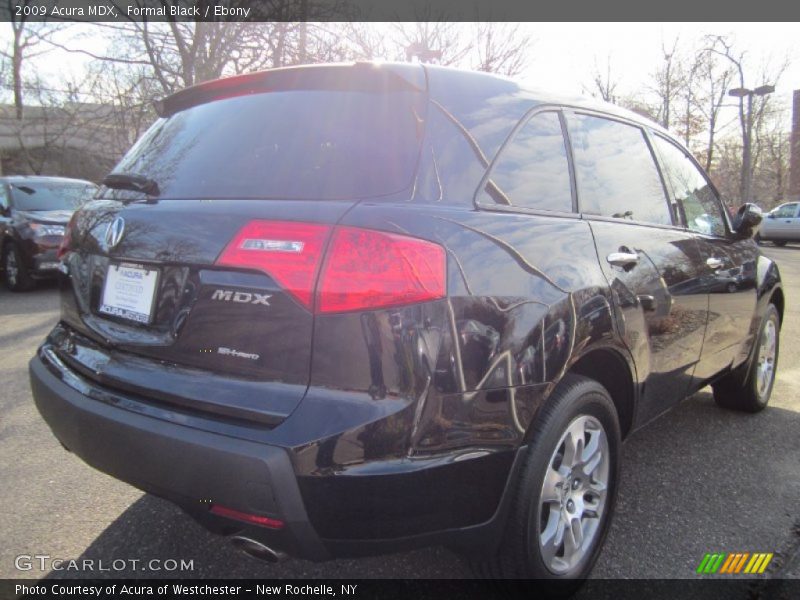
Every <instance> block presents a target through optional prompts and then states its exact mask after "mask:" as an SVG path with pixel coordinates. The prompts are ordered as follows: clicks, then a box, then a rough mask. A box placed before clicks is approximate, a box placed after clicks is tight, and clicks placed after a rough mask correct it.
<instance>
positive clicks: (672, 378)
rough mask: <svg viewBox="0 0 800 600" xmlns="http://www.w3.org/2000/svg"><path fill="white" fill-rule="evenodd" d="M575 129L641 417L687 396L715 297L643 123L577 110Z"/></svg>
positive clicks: (584, 190)
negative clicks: (637, 385)
mask: <svg viewBox="0 0 800 600" xmlns="http://www.w3.org/2000/svg"><path fill="white" fill-rule="evenodd" d="M569 133H570V138H571V142H572V148H573V155H574V162H575V171H576V176H577V183H578V199H579V207H580V210H581V213H582V215H583V217H584V218H585V219H587V220H589V222H590V224H591V228H592V231H593V233H594V237H595V244H596V247H597V253H598V256H599V259H600V263H601V266H602V268H603V270H604V272H605V274H606V277H607V279H608V281H609V284H610V286H611V288H612V290H613V292H614V297H615V300H616V307H617V310H618V315H617V325H618V328H619V330H620V333H621V335H622V336H623V338H624V339H625V341H626V343H627V344H628V346H629V348H630V349H631V351H632V352H633V354H634V358H635V360H636V365H637V370H638V375H639V379H640V381H643V382H644V383H645V385H644V391H643V395H642V399H641V402H640V404H639V408H638V414H637V422H639V423H643V422H646V421H647V420H649V419H651V418H652V417H655V416H656V415H658V414H660V413H661V412H663V411H664V410H666V409H667V408H668V407H669V406H670V405H672V404H673V403H675V402H677V401H679V400H680V399H682V398H683V397H684V395H685V394H686V392H687V390H688V389H689V385H690V383H691V376H692V371H693V370H694V367H695V364H696V363H697V361H698V359H699V357H700V350H701V347H702V342H703V334H704V331H705V324H706V318H707V310H708V304H707V302H708V300H707V295H706V294H705V291H704V290H703V288H702V285H701V281H700V276H701V273H700V272H699V270H698V260H699V256H698V248H697V244H696V242H695V240H694V239H693V237H692V235H691V234H690V233H689V232H687V231H685V230H683V229H682V228H680V227H676V226H675V217H674V215H673V211H672V209H671V207H670V205H669V203H668V201H667V196H666V193H665V189H664V185H663V182H662V179H661V176H660V173H659V170H658V168H657V165H656V162H655V161H654V158H653V154H652V152H651V148H650V144H649V142H648V138H647V135H646V133H645V131H644V130H643V129H641V128H640V127H638V126H636V125H633V124H630V123H626V122H621V121H617V120H612V119H609V118H606V117H604V116H600V115H595V114H582V113H578V112H576V113H573V114H571V115H570V116H569Z"/></svg>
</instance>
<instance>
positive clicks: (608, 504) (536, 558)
mask: <svg viewBox="0 0 800 600" xmlns="http://www.w3.org/2000/svg"><path fill="white" fill-rule="evenodd" d="M530 433H531V435H530V440H531V441H530V444H529V446H528V447H527V450H526V454H525V457H524V461H525V462H524V463H523V466H522V469H521V471H520V474H519V476H518V480H517V481H516V482H514V484H513V485H514V488H513V492H512V493H513V494H514V496H513V499H512V507H511V512H510V514H509V517H508V522H507V524H506V530H505V533H504V536H503V540H502V543H501V545H500V549H499V551H498V553H497V554H496V555H495V556H492V557H490V558H488V559H482V560H480V561H475V560H473V561H471V563H470V564H471V566H472V568H473V570H474V571H475V572H476V574H477V575H478V576H479V577H488V578H494V579H538V580H550V582H551V583H552V584H553V586H551V588H549V591H550V592H551V593H552V592H555V593H557V594H558V595H561V594H564V593H571V592H572V591H574V590H575V589H577V587H578V586H579V585H580V584H581V582H582V580H583V579H585V578H586V577H587V575H588V574H589V572H590V571H591V569H592V566H593V565H594V562H595V560H596V559H597V556H598V555H599V553H600V549H601V548H602V545H603V540H604V539H605V536H606V533H607V531H608V526H609V524H610V522H611V515H612V513H613V510H614V503H615V500H616V493H617V481H618V480H619V448H620V438H621V436H620V427H619V419H618V417H617V411H616V408H615V407H614V403H613V401H612V400H611V397H610V396H609V394H608V392H607V391H606V389H605V388H604V387H603V386H601V385H600V384H599V383H597V382H595V381H593V380H592V379H589V378H587V377H583V376H579V375H567V376H566V377H564V379H563V381H562V382H561V383H560V384H559V386H558V387H557V388H556V390H555V391H554V392H553V394H552V395H551V396H550V398H549V399H548V401H547V403H546V404H545V406H544V407H543V408H542V410H541V412H540V413H539V415H538V416H537V418H536V421H535V422H534V425H533V426H532V430H531V432H530ZM575 434H577V435H575ZM587 437H588V439H587ZM569 440H576V444H575V445H576V446H577V448H578V449H580V448H583V449H584V451H583V454H582V455H581V454H580V453H579V452H574V451H572V450H570V448H574V446H573V445H572V444H570V442H569ZM592 447H594V448H595V451H594V452H593V453H592V452H589V449H590V448H592ZM570 454H573V455H576V454H577V455H579V456H582V457H583V459H584V461H583V462H581V461H580V460H579V461H577V462H576V463H575V464H573V465H572V466H573V467H574V470H570V469H569V467H568V466H567V464H568V463H571V462H572V461H571V460H570V459H569V458H568V456H569V455H570ZM591 465H594V467H593V468H592V470H591V471H590V474H589V475H588V476H587V475H586V472H585V471H584V469H586V468H587V467H589V466H591ZM553 467H556V468H553ZM601 482H604V483H603V485H600V483H601ZM603 486H604V487H605V490H602V487H603ZM564 489H568V490H569V491H568V492H566V493H565V492H564V491H563V490H564ZM548 497H549V500H548V499H547V498H548ZM590 513H594V515H592V514H590ZM563 519H570V522H571V523H572V526H574V527H575V529H574V531H575V532H576V533H577V532H578V531H580V532H581V533H580V535H581V537H582V538H583V544H582V545H581V544H579V545H578V546H580V547H576V544H575V541H576V538H575V536H574V535H573V534H571V531H573V530H572V529H570V528H569V527H567V526H566V525H564V521H563ZM576 522H577V523H578V524H579V525H578V526H576V525H575V523H576ZM578 527H579V529H578ZM562 528H563V529H562ZM559 532H561V541H560V542H559V543H556V541H557V540H558V539H559ZM559 554H561V555H562V556H559Z"/></svg>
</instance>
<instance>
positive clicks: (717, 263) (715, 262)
mask: <svg viewBox="0 0 800 600" xmlns="http://www.w3.org/2000/svg"><path fill="white" fill-rule="evenodd" d="M706 264H707V265H708V266H709V267H711V268H712V269H714V270H715V271H716V270H717V269H719V268H721V267H722V261H721V260H720V259H719V258H717V257H715V256H712V257H711V258H709V259H708V260H706Z"/></svg>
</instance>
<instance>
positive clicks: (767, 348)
mask: <svg viewBox="0 0 800 600" xmlns="http://www.w3.org/2000/svg"><path fill="white" fill-rule="evenodd" d="M780 327H781V323H780V317H779V315H778V309H776V308H775V305H773V304H770V305H769V307H768V308H767V311H766V313H765V314H764V317H763V318H762V319H761V325H760V327H759V329H758V338H757V339H756V342H755V345H754V347H753V351H752V352H753V355H752V356H751V357H750V360H748V361H747V362H746V363H745V364H744V365H742V366H741V367H739V368H737V369H736V370H734V371H733V372H732V373H730V374H728V375H726V376H725V378H724V379H721V380H720V381H718V382H717V383H715V384H714V385H713V386H712V388H713V390H714V401H715V402H716V403H717V405H719V406H721V407H722V408H727V409H730V410H739V411H743V412H751V413H755V412H759V411H761V410H764V409H765V408H766V407H767V404H768V403H769V398H770V396H771V395H772V388H773V387H774V384H775V371H776V367H777V364H778V351H779V350H780Z"/></svg>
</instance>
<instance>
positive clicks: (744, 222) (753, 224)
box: [733, 202, 764, 238]
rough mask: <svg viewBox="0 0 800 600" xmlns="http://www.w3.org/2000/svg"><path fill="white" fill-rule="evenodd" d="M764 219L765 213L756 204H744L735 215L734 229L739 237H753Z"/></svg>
mask: <svg viewBox="0 0 800 600" xmlns="http://www.w3.org/2000/svg"><path fill="white" fill-rule="evenodd" d="M763 219H764V213H762V212H761V209H760V208H759V207H758V206H756V205H755V204H751V203H749V202H748V203H747V204H742V206H740V207H739V210H737V211H736V216H735V217H733V231H734V232H735V233H736V235H737V237H740V238H751V237H753V236H754V235H755V234H756V231H757V230H758V226H759V225H761V221H762V220H763Z"/></svg>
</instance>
